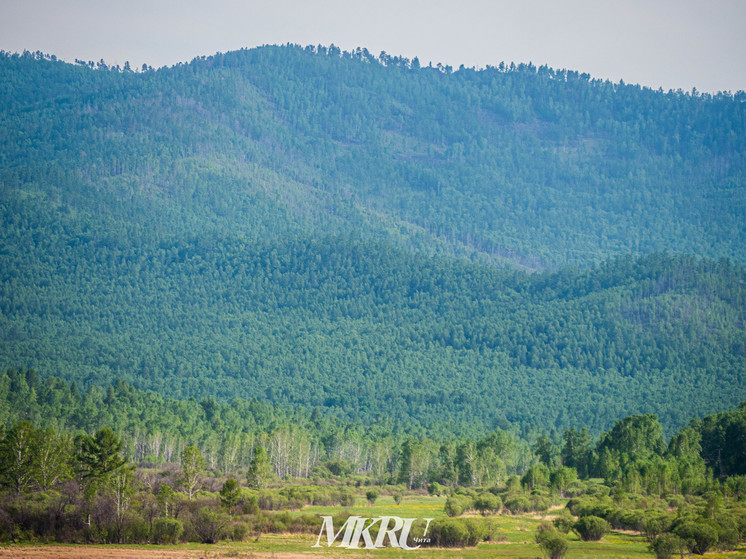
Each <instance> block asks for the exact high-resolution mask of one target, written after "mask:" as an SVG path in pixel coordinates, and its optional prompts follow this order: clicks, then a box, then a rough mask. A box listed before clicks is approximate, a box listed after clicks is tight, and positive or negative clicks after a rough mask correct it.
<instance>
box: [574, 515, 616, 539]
mask: <svg viewBox="0 0 746 559" xmlns="http://www.w3.org/2000/svg"><path fill="white" fill-rule="evenodd" d="M573 529H574V530H575V531H576V532H577V533H578V536H580V539H581V540H583V541H584V542H595V541H598V540H600V539H601V538H603V537H604V534H606V533H607V532H608V531H609V530H610V529H611V526H609V523H608V522H606V521H605V520H604V519H603V518H599V517H598V516H583V517H581V518H580V520H578V521H577V522H576V523H575V525H574V526H573Z"/></svg>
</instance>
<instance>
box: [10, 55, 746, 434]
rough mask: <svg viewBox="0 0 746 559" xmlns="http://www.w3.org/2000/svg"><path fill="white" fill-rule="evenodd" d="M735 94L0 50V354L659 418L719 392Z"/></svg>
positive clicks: (525, 74)
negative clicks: (115, 63)
mask: <svg viewBox="0 0 746 559" xmlns="http://www.w3.org/2000/svg"><path fill="white" fill-rule="evenodd" d="M742 101H743V99H742V94H741V93H738V94H736V95H735V96H734V95H730V94H719V95H715V96H713V95H699V94H697V93H696V92H693V93H687V94H684V93H682V92H669V93H663V92H660V91H657V92H656V91H651V90H648V89H645V88H639V87H636V86H629V85H625V84H622V83H619V84H611V83H609V82H601V81H598V80H592V79H590V77H589V76H587V75H579V74H577V73H575V72H569V71H564V70H563V71H556V70H552V69H549V68H545V67H542V68H535V67H533V66H531V65H520V66H517V67H516V66H514V65H508V66H505V65H503V64H501V65H499V66H497V67H494V68H493V67H490V68H487V69H484V70H479V71H476V70H472V69H467V68H461V69H459V70H457V71H453V70H452V69H450V68H443V67H426V68H424V67H419V64H418V62H417V61H408V60H405V59H402V58H399V57H391V56H388V55H386V54H385V53H382V54H381V55H380V56H378V57H373V56H371V55H370V54H369V53H367V52H366V51H364V50H358V51H355V52H354V53H342V52H340V51H339V50H338V49H335V48H333V47H331V48H323V47H319V48H300V47H296V46H286V47H264V48H260V49H253V50H244V51H238V52H232V53H226V54H218V55H215V56H213V57H209V58H199V59H196V60H194V61H193V62H192V63H190V64H186V65H183V64H182V65H178V66H175V67H172V68H162V69H159V70H153V69H151V68H143V69H142V71H140V72H133V71H131V70H130V69H129V68H124V69H119V68H109V67H107V66H106V65H105V64H104V63H103V62H100V63H98V64H92V63H91V64H88V63H80V64H77V65H71V64H65V63H63V62H60V61H57V60H54V58H53V57H50V56H44V55H41V54H40V53H37V54H30V53H24V54H22V55H17V54H14V55H11V54H2V56H0V108H2V111H1V112H0V219H1V220H2V227H1V228H0V274H1V276H0V279H1V280H2V281H0V366H3V367H19V366H22V367H33V368H34V369H36V370H37V371H39V374H41V375H42V376H43V377H50V376H57V377H60V378H63V379H65V380H67V381H72V380H74V381H76V382H77V384H78V386H79V387H80V389H81V390H85V389H87V388H88V387H90V386H92V385H98V386H107V385H109V384H111V383H113V382H114V381H115V379H120V380H123V381H126V382H127V383H128V384H130V385H132V386H134V387H137V388H141V389H152V390H155V391H157V392H160V393H162V394H169V395H171V396H175V397H177V398H181V399H185V400H186V399H188V398H190V397H193V398H195V399H197V400H201V399H202V398H205V397H214V398H216V399H217V400H218V401H222V402H229V401H232V400H233V399H235V398H240V399H243V400H247V401H248V400H252V399H257V400H258V401H262V402H273V403H277V404H280V405H281V406H283V407H284V409H291V407H292V406H298V405H300V406H303V407H306V408H308V409H314V408H317V409H321V410H323V412H324V414H325V415H327V416H331V417H334V418H337V419H339V420H342V421H345V422H350V421H353V420H357V421H361V422H363V423H365V424H371V423H375V422H382V421H383V422H385V421H391V422H393V423H396V424H397V425H402V426H404V425H405V426H406V429H408V430H409V432H411V433H412V434H415V435H421V434H423V433H428V432H431V431H432V430H433V429H437V428H439V427H443V426H445V428H447V429H448V431H449V432H451V433H454V434H466V433H472V432H476V430H480V429H481V430H482V431H483V432H484V431H488V430H492V429H495V428H501V429H510V428H511V426H513V425H517V426H519V427H520V429H521V432H522V433H524V434H529V433H532V432H534V431H535V430H537V429H539V430H549V429H552V428H554V429H556V430H558V431H561V430H564V429H566V428H568V427H571V426H575V425H584V426H586V427H588V429H590V431H591V433H593V434H598V433H600V432H601V431H603V430H604V429H608V428H609V427H610V426H611V424H612V422H613V421H614V420H615V419H617V418H619V417H624V416H626V415H630V414H638V413H654V414H656V415H657V416H658V417H660V420H661V422H662V424H663V426H664V430H665V432H666V434H668V435H670V434H672V433H673V432H674V431H675V430H676V429H678V428H680V427H682V426H683V425H685V424H686V423H687V422H688V421H689V419H690V418H691V417H692V416H702V415H705V414H707V413H712V412H715V411H719V410H720V409H723V407H724V406H735V405H737V404H738V403H739V402H740V401H741V400H743V399H744V398H745V397H746V378H745V375H746V362H745V361H746V337H745V336H744V312H745V311H744V309H746V305H744V285H745V284H744V280H745V279H746V275H745V273H744V269H743V261H744V257H743V256H744V251H743V242H744V223H746V222H744V220H743V215H744V189H743V172H744V141H745V138H744V126H743V124H744V120H743V111H744V104H743V102H742ZM630 253H631V254H632V256H630ZM560 266H561V269H558V267H560ZM527 269H528V270H527ZM529 270H533V272H530V271H529ZM682 402H686V406H682V405H681V403H682Z"/></svg>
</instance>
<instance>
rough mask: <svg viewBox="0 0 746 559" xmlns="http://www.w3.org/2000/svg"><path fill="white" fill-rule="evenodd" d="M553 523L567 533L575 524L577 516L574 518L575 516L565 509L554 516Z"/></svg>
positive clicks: (559, 529)
mask: <svg viewBox="0 0 746 559" xmlns="http://www.w3.org/2000/svg"><path fill="white" fill-rule="evenodd" d="M552 524H554V527H555V528H556V529H557V530H558V531H560V532H562V533H563V534H567V533H569V532H570V530H572V528H573V526H574V525H575V518H573V516H572V515H571V514H570V513H569V512H568V511H567V510H563V511H562V512H561V513H560V514H559V515H557V516H556V517H555V518H554V520H553V521H552Z"/></svg>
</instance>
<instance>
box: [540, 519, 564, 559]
mask: <svg viewBox="0 0 746 559" xmlns="http://www.w3.org/2000/svg"><path fill="white" fill-rule="evenodd" d="M536 543H538V544H539V547H541V550H542V551H543V552H544V555H545V556H546V557H548V558H549V559H562V557H564V556H565V554H566V553H567V549H568V547H569V545H568V543H567V538H566V537H565V536H564V534H561V533H560V532H558V531H557V530H555V529H554V527H553V526H552V525H551V524H546V523H542V524H539V528H538V529H537V531H536Z"/></svg>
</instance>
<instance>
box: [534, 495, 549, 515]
mask: <svg viewBox="0 0 746 559" xmlns="http://www.w3.org/2000/svg"><path fill="white" fill-rule="evenodd" d="M529 502H530V503H531V510H535V511H545V510H549V501H548V500H547V499H546V498H545V497H543V496H542V495H531V498H530V500H529Z"/></svg>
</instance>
